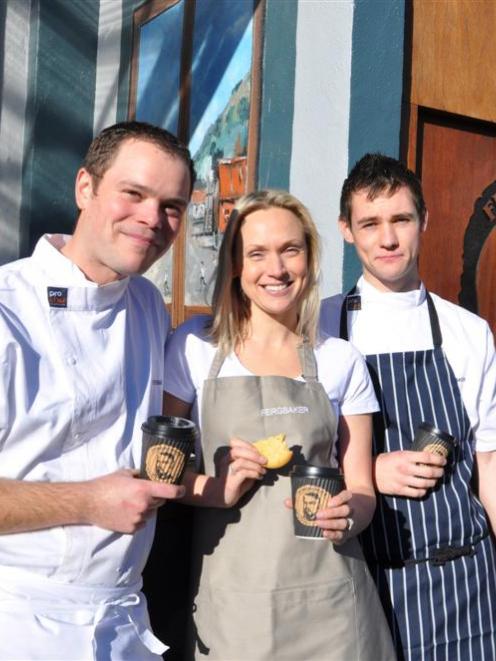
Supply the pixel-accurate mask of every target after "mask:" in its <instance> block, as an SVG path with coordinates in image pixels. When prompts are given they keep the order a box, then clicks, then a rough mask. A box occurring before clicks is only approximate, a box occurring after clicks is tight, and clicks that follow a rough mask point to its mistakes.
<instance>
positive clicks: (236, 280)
mask: <svg viewBox="0 0 496 661" xmlns="http://www.w3.org/2000/svg"><path fill="white" fill-rule="evenodd" d="M274 207H276V208H279V209H287V210H288V211H291V213H293V214H294V215H295V216H296V217H297V218H298V219H299V221H300V222H301V226H302V228H303V232H304V235H305V242H306V249H307V265H308V273H307V281H306V285H305V290H304V292H303V294H302V297H301V301H300V306H299V310H298V325H297V328H296V333H298V334H299V335H301V336H302V337H305V338H306V339H308V341H309V342H310V343H311V344H312V345H314V344H315V341H316V335H317V321H318V315H319V305H320V296H319V276H320V240H319V235H318V232H317V228H316V227H315V223H314V222H313V220H312V217H311V215H310V212H309V211H308V209H307V208H306V207H305V206H304V205H303V204H302V203H301V202H300V201H299V200H298V199H297V198H296V197H294V196H293V195H290V194H289V193H286V192H285V191H278V190H260V191H256V192H254V193H249V194H248V195H244V196H243V197H241V198H240V199H239V200H238V201H237V203H236V205H235V207H234V209H233V211H232V213H231V216H230V218H229V222H228V225H227V229H226V232H225V234H224V238H223V241H222V244H221V247H220V251H219V264H218V267H217V273H216V278H215V287H214V293H213V298H212V314H213V317H212V321H211V323H210V325H209V334H210V337H211V338H212V341H213V343H214V344H216V345H217V346H219V348H220V349H221V350H222V351H223V352H224V353H225V354H226V355H227V354H229V353H231V352H232V351H233V350H234V349H235V348H236V347H237V346H239V345H240V344H242V343H243V341H244V340H245V339H246V335H247V332H248V326H249V321H250V301H249V300H248V299H247V298H246V296H245V295H244V294H243V291H242V289H241V282H240V275H239V274H240V273H241V268H242V264H241V260H242V257H241V251H240V250H239V246H240V234H241V228H242V226H243V222H244V220H245V218H247V217H248V216H249V215H250V214H251V213H253V212H254V211H258V210H259V209H271V208H274Z"/></svg>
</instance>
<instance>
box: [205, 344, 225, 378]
mask: <svg viewBox="0 0 496 661" xmlns="http://www.w3.org/2000/svg"><path fill="white" fill-rule="evenodd" d="M224 358H225V356H224V352H223V351H221V350H220V349H217V351H216V352H215V356H214V359H213V361H212V364H211V365H210V370H209V372H208V378H209V379H216V378H217V376H218V374H219V372H220V368H221V367H222V363H223V362H224Z"/></svg>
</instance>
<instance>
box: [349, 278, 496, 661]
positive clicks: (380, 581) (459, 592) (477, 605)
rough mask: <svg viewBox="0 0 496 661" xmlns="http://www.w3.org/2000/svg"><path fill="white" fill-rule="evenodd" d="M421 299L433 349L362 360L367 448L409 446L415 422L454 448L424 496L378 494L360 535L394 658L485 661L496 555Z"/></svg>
mask: <svg viewBox="0 0 496 661" xmlns="http://www.w3.org/2000/svg"><path fill="white" fill-rule="evenodd" d="M426 297H427V305H428V310H429V318H430V323H431V330H432V337H433V344H434V348H433V349H428V350H425V351H407V352H399V353H386V354H376V355H369V356H366V357H365V358H366V361H367V366H368V369H369V372H370V375H371V378H372V380H373V383H374V388H375V392H376V395H377V399H378V401H379V404H380V407H381V411H380V412H379V413H377V414H375V415H374V440H373V453H374V456H375V455H377V454H380V453H382V452H393V451H395V450H408V449H410V447H411V443H412V439H413V437H414V433H415V429H416V428H417V427H418V425H419V424H420V423H421V422H429V423H431V424H433V425H435V426H436V427H437V428H438V429H442V430H444V431H447V432H449V433H450V434H452V435H453V436H454V437H455V438H456V439H458V447H457V449H456V450H455V454H454V458H453V460H452V461H451V462H450V464H448V466H447V467H446V470H445V475H444V477H443V478H442V480H440V481H439V482H438V484H437V485H436V487H435V488H434V489H432V490H431V491H429V493H428V495H427V496H426V497H425V498H422V499H419V500H417V499H412V498H402V497H393V496H385V495H380V494H378V497H377V508H376V512H375V515H374V518H373V520H372V523H371V525H370V527H369V528H368V529H367V530H366V531H364V533H362V535H361V541H362V545H363V548H364V553H365V556H366V558H367V561H368V563H369V566H370V569H371V572H372V575H373V576H374V578H375V580H376V584H377V587H378V590H379V594H380V597H381V601H382V603H383V606H384V609H385V612H386V616H387V618H388V621H389V625H390V627H391V631H392V634H393V639H394V641H395V645H396V650H397V654H398V659H408V660H412V661H414V660H415V661H417V660H420V659H422V660H427V659H428V660H430V659H435V660H437V659H439V660H445V661H456V660H457V659H458V660H459V661H466V660H467V659H473V660H474V661H479V660H484V661H487V660H490V661H494V660H495V659H496V560H495V556H496V553H495V548H494V544H493V542H492V540H491V537H490V536H489V529H488V522H487V519H486V515H485V512H484V509H483V507H482V505H481V503H480V502H479V500H478V499H477V497H476V496H475V494H474V493H473V491H472V487H471V481H472V475H473V470H474V448H473V445H474V437H473V432H472V428H471V426H470V420H469V418H468V415H467V412H466V410H465V406H464V404H463V401H462V397H461V393H460V389H459V387H458V383H457V381H456V378H455V375H454V373H453V370H452V369H451V366H450V365H449V363H448V360H447V359H446V356H445V354H444V351H443V349H442V335H441V329H440V326H439V320H438V316H437V312H436V309H435V307H434V303H433V301H432V298H431V296H430V295H429V294H428V293H427V294H426ZM357 302H358V301H357V295H355V294H354V290H352V291H351V292H350V293H349V294H348V296H347V297H346V298H345V300H344V302H343V306H342V308H341V320H340V335H341V337H342V338H343V339H348V324H347V309H354V310H356V309H357V307H358V309H359V307H360V306H359V305H357ZM495 480H496V476H495Z"/></svg>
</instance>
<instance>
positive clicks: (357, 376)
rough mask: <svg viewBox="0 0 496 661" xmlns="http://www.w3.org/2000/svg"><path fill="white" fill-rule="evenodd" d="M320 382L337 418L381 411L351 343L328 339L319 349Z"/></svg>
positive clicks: (364, 368) (360, 360)
mask: <svg viewBox="0 0 496 661" xmlns="http://www.w3.org/2000/svg"><path fill="white" fill-rule="evenodd" d="M316 356H317V364H318V370H319V381H320V382H321V383H322V385H323V386H324V388H325V390H326V392H327V395H328V397H329V399H330V401H331V404H332V405H333V407H334V409H335V411H336V413H337V414H338V415H357V414H360V413H373V412H375V411H378V410H379V405H378V403H377V399H376V397H375V393H374V388H373V385H372V382H371V380H370V376H369V371H368V369H367V365H366V363H365V360H364V358H363V357H362V355H361V354H360V352H359V351H358V350H357V349H355V347H353V346H352V345H351V344H350V342H345V341H344V340H340V339H337V338H328V339H327V340H326V341H325V342H323V343H322V344H321V345H320V346H319V347H317V350H316Z"/></svg>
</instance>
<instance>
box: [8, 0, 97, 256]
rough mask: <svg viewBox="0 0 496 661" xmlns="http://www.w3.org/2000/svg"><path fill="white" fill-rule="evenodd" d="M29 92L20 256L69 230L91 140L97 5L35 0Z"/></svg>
mask: <svg viewBox="0 0 496 661" xmlns="http://www.w3.org/2000/svg"><path fill="white" fill-rule="evenodd" d="M37 9H38V15H37V17H35V19H34V20H35V21H36V20H37V29H34V26H33V29H32V37H31V43H30V81H29V83H30V85H29V86H30V93H29V97H28V104H27V112H26V118H27V120H26V136H27V141H26V143H27V144H26V158H25V166H24V172H23V200H22V210H21V228H22V229H21V253H22V254H23V255H25V254H27V253H29V252H30V251H31V250H32V248H33V245H34V244H35V243H36V241H37V239H38V238H39V236H40V235H42V234H43V233H44V232H47V231H50V232H70V231H71V229H72V227H73V225H74V221H75V219H76V216H77V210H76V207H75V203H74V177H75V174H76V172H77V169H78V167H79V165H80V163H81V160H82V158H83V157H84V154H85V152H86V150H87V148H88V145H89V143H90V141H91V139H92V136H93V109H94V93H95V75H96V74H95V72H96V56H97V44H98V13H99V0H71V1H70V2H68V1H67V0H38V2H37Z"/></svg>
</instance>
